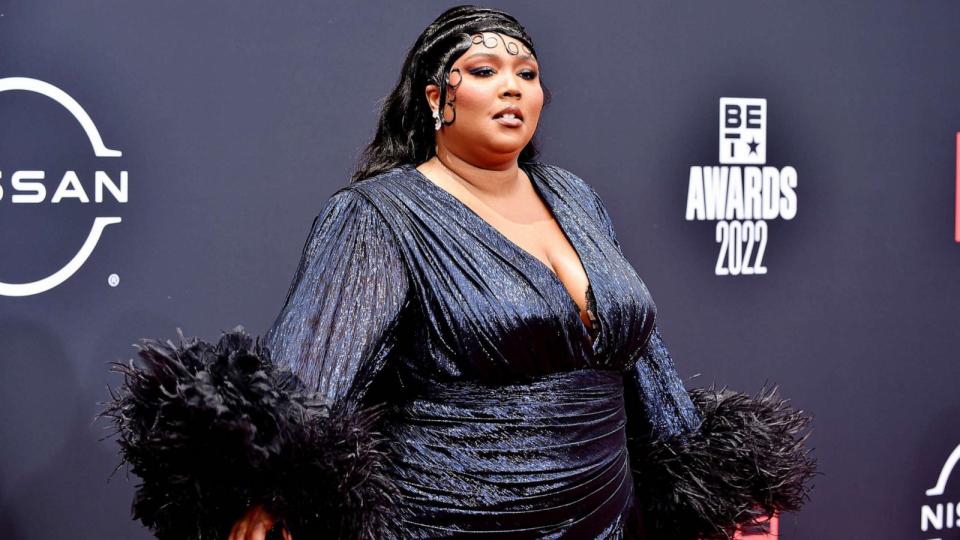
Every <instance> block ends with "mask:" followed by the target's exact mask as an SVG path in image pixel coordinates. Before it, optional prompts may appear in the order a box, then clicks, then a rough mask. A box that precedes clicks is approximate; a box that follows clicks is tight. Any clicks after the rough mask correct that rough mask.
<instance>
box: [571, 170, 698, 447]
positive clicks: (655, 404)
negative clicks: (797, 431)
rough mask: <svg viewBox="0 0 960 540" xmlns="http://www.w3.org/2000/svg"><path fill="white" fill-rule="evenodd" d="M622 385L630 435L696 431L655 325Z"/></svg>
mask: <svg viewBox="0 0 960 540" xmlns="http://www.w3.org/2000/svg"><path fill="white" fill-rule="evenodd" d="M588 187H590V191H591V194H592V196H593V202H594V205H595V207H596V212H597V216H598V219H599V220H600V223H601V224H602V226H603V229H604V231H605V232H606V234H607V236H608V237H609V238H610V239H611V240H612V241H613V243H614V244H615V245H616V246H617V249H621V248H620V243H619V241H618V240H617V234H616V231H615V230H614V227H613V220H612V219H611V218H610V214H609V213H608V212H607V208H606V206H605V205H604V204H603V200H602V199H601V198H600V196H599V195H598V194H597V192H596V191H595V190H594V189H593V187H592V186H589V184H588ZM623 382H624V393H625V394H626V395H625V398H626V400H625V401H626V404H627V416H628V419H629V421H630V428H631V431H632V432H639V433H638V434H640V435H641V436H643V437H646V438H651V439H659V438H663V437H668V436H670V435H677V434H683V433H688V432H691V431H695V430H696V429H697V428H698V427H699V424H700V417H699V415H698V413H697V410H696V408H695V407H694V405H693V402H692V401H691V399H690V395H689V393H688V392H687V390H686V388H685V387H684V385H683V381H682V379H681V378H680V374H679V373H678V372H677V368H676V366H675V365H674V362H673V357H672V356H671V355H670V351H669V350H668V349H667V346H666V344H665V343H664V341H663V337H662V336H661V334H660V327H659V324H658V323H656V322H654V326H653V330H652V331H651V334H650V338H649V339H648V340H647V343H646V345H645V346H644V348H643V349H642V350H640V351H638V354H637V355H636V357H635V361H632V366H631V367H630V368H629V370H627V371H626V372H625V373H624V381H623Z"/></svg>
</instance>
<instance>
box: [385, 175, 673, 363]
mask: <svg viewBox="0 0 960 540" xmlns="http://www.w3.org/2000/svg"><path fill="white" fill-rule="evenodd" d="M415 180H417V179H416V178H409V177H401V178H398V179H396V181H395V182H393V183H392V184H391V185H390V186H389V188H388V189H385V190H384V191H382V192H379V193H371V198H372V199H373V200H375V201H376V204H377V205H378V207H380V208H381V212H382V213H383V215H384V217H385V218H386V219H388V221H389V222H390V224H391V228H393V230H394V231H395V233H396V237H397V239H398V240H399V241H400V244H401V246H400V247H401V252H402V253H403V254H404V258H405V260H406V262H407V266H408V269H409V271H410V277H411V282H412V284H413V287H414V289H415V294H416V297H417V305H418V310H419V312H420V314H421V316H422V320H421V321H419V323H420V326H419V330H418V332H417V333H418V336H417V337H416V341H417V343H411V345H412V349H413V354H412V355H411V356H413V357H416V361H417V362H421V365H419V366H413V367H414V368H418V369H419V370H420V371H422V372H424V373H430V374H432V375H431V376H437V377H439V378H448V379H459V378H467V379H471V380H490V381H505V380H515V379H518V378H522V377H524V376H536V375H542V374H547V373H554V372H558V371H567V370H573V369H583V368H588V367H594V368H610V369H621V368H622V367H623V366H626V365H628V363H629V361H630V358H631V357H632V356H633V353H634V352H635V351H636V349H637V348H639V347H640V346H641V345H642V344H643V342H644V341H645V339H646V337H647V335H648V333H649V331H650V330H651V329H652V324H653V318H654V316H655V306H654V304H653V301H652V298H650V295H649V292H648V291H647V289H646V286H645V285H644V284H643V281H642V280H641V279H640V278H639V276H638V275H637V274H636V272H635V271H634V270H633V268H632V267H631V266H630V264H629V263H628V262H627V261H626V260H625V259H624V258H623V256H622V254H621V253H620V251H619V249H617V248H616V246H615V245H614V244H613V243H612V241H611V240H610V239H609V238H608V237H607V236H606V235H605V234H604V232H603V231H602V226H601V224H600V223H598V222H597V220H596V218H595V216H591V215H589V214H588V213H585V212H580V211H578V210H577V206H576V205H567V204H564V201H562V200H560V199H558V198H557V195H556V193H554V192H553V191H552V190H550V189H549V186H548V185H544V184H539V187H538V190H539V191H538V193H539V194H540V195H541V196H542V200H543V201H544V204H545V205H546V209H547V210H548V211H549V212H550V214H551V216H552V217H554V218H555V219H554V220H546V223H545V224H544V227H543V229H540V230H538V231H537V232H538V233H540V234H542V235H543V236H542V237H537V236H536V235H533V236H531V235H524V234H519V233H521V232H523V231H517V230H511V229H510V228H509V227H507V226H505V227H504V229H503V230H500V229H499V228H497V227H496V226H495V225H497V224H495V223H491V222H487V221H486V220H484V219H483V218H482V217H481V216H480V215H479V214H478V213H477V212H476V211H474V210H472V209H470V208H469V207H468V206H466V205H465V204H464V203H463V202H462V201H459V200H457V199H456V198H454V197H452V196H451V195H450V194H449V193H446V192H444V191H442V190H441V189H440V188H439V187H437V186H434V187H433V189H431V188H430V187H429V186H426V185H424V182H429V180H426V179H421V181H419V182H418V181H415ZM527 232H529V231H527ZM514 233H518V234H517V235H516V236H514ZM588 286H589V289H590V290H589V292H590V293H592V294H589V295H588ZM588 306H593V307H594V312H595V313H594V317H593V318H592V321H590V320H584V317H583V315H584V313H583V312H584V311H585V310H586V308H587V307H588ZM588 323H590V324H588ZM591 334H593V335H591Z"/></svg>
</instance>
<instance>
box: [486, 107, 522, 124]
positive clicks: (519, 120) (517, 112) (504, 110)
mask: <svg viewBox="0 0 960 540" xmlns="http://www.w3.org/2000/svg"><path fill="white" fill-rule="evenodd" d="M507 113H512V114H513V115H514V116H516V119H513V120H511V119H506V118H502V117H500V115H503V114H507ZM493 119H494V120H496V121H497V122H500V123H501V124H503V125H505V126H519V125H521V124H523V113H522V112H521V111H520V107H518V106H516V105H508V106H506V107H504V108H502V109H500V110H499V111H497V113H496V114H494V115H493Z"/></svg>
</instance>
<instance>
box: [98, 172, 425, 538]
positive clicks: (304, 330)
mask: <svg viewBox="0 0 960 540" xmlns="http://www.w3.org/2000/svg"><path fill="white" fill-rule="evenodd" d="M409 290H410V289H409V287H408V275H407V273H406V270H405V264H404V261H403V260H402V259H401V254H400V252H399V249H398V247H397V245H396V244H395V241H394V236H393V235H392V234H391V231H390V230H388V227H387V226H386V224H385V221H384V219H383V217H382V216H381V215H380V214H379V212H378V211H377V209H376V208H375V207H374V206H373V204H372V203H371V202H369V201H368V200H367V199H366V198H365V197H364V196H363V194H362V193H359V192H357V191H356V190H354V189H352V188H350V187H347V188H344V189H341V190H339V191H337V192H336V193H335V194H334V195H333V196H332V197H330V199H329V200H328V201H327V203H326V205H325V206H324V208H323V209H322V211H321V212H320V214H319V215H318V216H317V217H316V219H315V220H314V222H313V225H312V227H311V229H310V235H309V237H308V238H307V242H306V245H305V246H304V248H303V256H302V258H301V260H300V264H299V267H298V268H297V272H296V275H295V276H294V279H293V282H292V283H291V285H290V288H289V290H288V292H287V298H286V302H285V303H284V305H283V309H282V310H281V312H280V314H279V316H278V317H277V319H276V322H275V323H274V324H273V327H272V328H271V329H270V330H269V331H268V333H267V334H266V335H265V339H264V340H263V342H261V341H259V340H257V341H256V342H254V340H253V338H252V337H251V336H249V335H247V333H246V332H245V331H244V330H243V327H239V326H238V327H236V328H235V329H233V330H232V331H230V332H227V333H224V335H223V336H222V337H221V338H220V340H219V342H217V343H210V342H207V341H204V340H201V339H198V338H191V339H189V340H185V339H184V338H183V336H182V335H181V340H180V341H181V342H180V344H179V345H174V344H173V343H172V342H169V341H158V340H144V345H143V346H142V347H141V350H140V352H139V356H140V360H141V362H140V365H137V364H135V363H133V362H132V361H131V363H130V364H129V365H124V364H118V366H117V370H118V371H119V372H121V373H123V374H124V375H125V378H124V385H123V387H122V389H121V391H120V392H118V393H117V394H116V395H114V396H112V397H113V400H112V402H111V403H110V404H109V406H108V408H107V409H106V410H105V412H104V414H105V415H107V416H110V417H112V418H113V419H114V421H115V424H116V426H117V430H118V432H119V433H120V446H121V456H122V458H123V461H124V462H125V463H127V464H129V465H130V467H131V468H132V469H133V471H134V473H135V474H137V475H138V476H140V478H141V479H142V480H143V482H142V483H141V485H140V486H138V488H137V494H136V497H135V499H134V503H133V507H132V508H133V513H134V517H136V518H138V519H140V520H141V521H143V523H144V524H145V525H147V526H148V527H150V529H151V530H153V531H154V533H155V534H156V536H157V538H159V539H161V540H168V539H174V538H176V539H180V540H182V539H187V540H203V539H207V538H226V536H227V535H228V534H229V531H230V530H231V527H232V525H233V523H234V522H235V521H236V520H237V519H238V518H239V517H240V516H241V515H243V513H244V512H245V511H246V510H247V509H248V508H249V507H250V506H251V505H252V504H254V503H260V504H263V505H264V506H265V507H266V508H267V510H268V511H269V512H270V513H271V514H273V515H274V516H276V517H277V519H278V522H280V523H282V524H283V526H284V527H286V528H287V529H288V530H289V531H290V532H291V533H292V534H293V536H294V537H295V538H358V537H362V538H372V537H373V536H374V534H375V533H374V532H373V531H378V530H382V529H383V527H384V526H388V525H389V517H388V516H389V515H391V513H392V512H393V509H394V506H395V501H396V496H397V488H396V486H395V485H394V483H393V480H392V479H391V478H390V477H389V475H387V474H385V471H386V467H387V464H388V458H387V453H386V451H385V448H384V445H385V438H384V437H383V435H382V432H381V431H380V429H379V428H380V427H381V426H382V423H381V421H380V419H381V417H382V415H381V413H382V412H383V407H381V405H382V404H381V403H379V402H374V403H365V402H364V401H363V400H362V397H363V394H364V393H365V389H366V388H367V387H368V386H369V385H370V384H371V383H372V381H373V380H374V378H375V376H376V375H377V373H379V372H380V371H381V370H382V369H383V368H384V365H385V363H386V362H388V360H389V357H390V352H391V351H392V350H394V345H395V344H396V341H397V335H396V328H397V325H398V321H399V319H400V317H401V315H402V313H403V312H404V307H405V306H406V305H407V301H408V296H407V295H408V292H409ZM369 401H373V400H372V399H371V400H369Z"/></svg>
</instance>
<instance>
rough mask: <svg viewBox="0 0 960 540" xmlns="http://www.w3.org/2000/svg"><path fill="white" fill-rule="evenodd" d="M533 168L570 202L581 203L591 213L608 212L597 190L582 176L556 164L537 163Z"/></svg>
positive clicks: (533, 164)
mask: <svg viewBox="0 0 960 540" xmlns="http://www.w3.org/2000/svg"><path fill="white" fill-rule="evenodd" d="M531 166H532V167H534V170H535V171H538V172H541V173H542V174H543V176H544V178H546V179H547V180H548V181H550V182H551V183H552V184H553V185H554V186H555V189H557V191H559V192H561V193H562V194H563V195H564V197H565V198H567V200H568V201H570V202H576V203H579V204H580V205H581V206H582V207H583V208H584V209H586V210H588V211H590V212H591V213H593V212H601V213H603V212H605V211H606V209H605V208H604V205H603V201H602V200H601V199H600V195H599V194H598V193H597V190H596V189H594V187H593V186H592V185H591V184H590V183H589V182H587V181H586V180H584V179H583V178H582V177H581V176H580V175H578V174H576V173H574V172H573V171H571V170H569V169H566V168H563V167H560V166H559V165H555V164H549V163H539V162H537V163H532V164H531ZM599 217H604V218H605V217H606V216H599Z"/></svg>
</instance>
